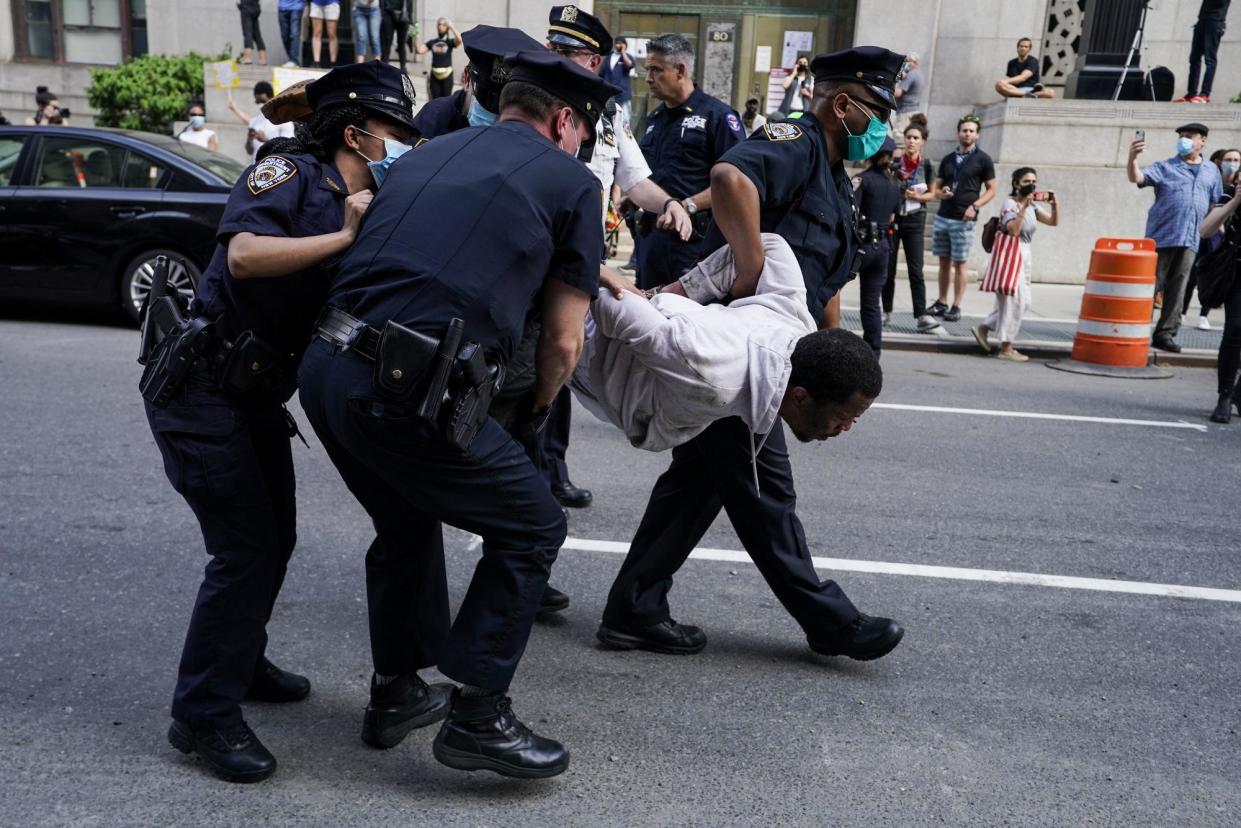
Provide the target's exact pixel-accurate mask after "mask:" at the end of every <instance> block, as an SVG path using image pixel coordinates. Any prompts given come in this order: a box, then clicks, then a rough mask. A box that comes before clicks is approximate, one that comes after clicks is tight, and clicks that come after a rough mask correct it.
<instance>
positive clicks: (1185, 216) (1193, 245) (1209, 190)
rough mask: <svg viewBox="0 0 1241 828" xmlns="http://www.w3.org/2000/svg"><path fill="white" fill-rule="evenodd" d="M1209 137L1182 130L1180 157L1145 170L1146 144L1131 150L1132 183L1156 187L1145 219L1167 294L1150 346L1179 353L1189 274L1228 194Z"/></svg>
mask: <svg viewBox="0 0 1241 828" xmlns="http://www.w3.org/2000/svg"><path fill="white" fill-rule="evenodd" d="M1207 132H1208V130H1207V128H1206V127H1205V126H1203V125H1202V124H1186V125H1185V126H1183V127H1180V128H1178V129H1177V131H1176V134H1177V140H1176V155H1174V156H1173V157H1171V158H1169V159H1168V160H1166V161H1159V162H1157V163H1155V164H1152V165H1151V166H1149V167H1147V168H1146V169H1144V170H1143V169H1139V168H1138V155H1140V154H1141V153H1142V150H1144V149H1146V144H1145V142H1143V141H1134V142H1133V144H1132V145H1130V147H1129V170H1128V172H1129V180H1130V181H1132V182H1133V183H1134V184H1136V185H1138V186H1139V187H1154V188H1155V203H1154V204H1152V205H1151V208H1150V212H1148V213H1147V214H1146V235H1147V237H1148V238H1152V239H1154V240H1155V252H1156V253H1157V254H1158V256H1159V263H1158V265H1157V268H1156V275H1155V292H1156V294H1158V293H1161V292H1162V293H1163V307H1162V308H1161V309H1160V311H1159V321H1158V322H1157V323H1156V324H1155V334H1154V337H1153V338H1152V343H1151V344H1153V345H1154V346H1155V347H1156V348H1159V349H1161V350H1164V351H1171V352H1172V353H1174V354H1175V353H1180V350H1181V346H1180V345H1178V344H1176V334H1177V332H1178V331H1179V330H1180V328H1181V305H1182V303H1183V301H1184V297H1185V284H1186V282H1187V281H1188V279H1189V269H1190V267H1192V266H1193V263H1194V255H1195V254H1196V253H1197V252H1198V228H1199V227H1200V226H1201V225H1202V220H1203V219H1204V218H1206V214H1207V211H1209V210H1210V209H1211V205H1213V204H1215V202H1217V201H1219V200H1220V199H1221V198H1222V197H1223V193H1224V182H1223V180H1222V179H1221V178H1220V175H1219V170H1218V169H1217V168H1216V167H1215V165H1214V164H1210V163H1207V162H1206V161H1205V159H1204V158H1203V157H1202V148H1203V147H1204V146H1206V142H1207Z"/></svg>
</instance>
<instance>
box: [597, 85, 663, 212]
mask: <svg viewBox="0 0 1241 828" xmlns="http://www.w3.org/2000/svg"><path fill="white" fill-rule="evenodd" d="M595 132H596V134H597V135H598V136H599V139H598V140H597V141H596V142H595V153H594V155H593V156H592V157H591V159H590V164H589V167H590V171H591V172H592V173H593V174H594V176H595V178H597V179H599V183H600V184H601V185H602V186H603V212H604V216H605V218H606V215H607V207H608V196H609V195H610V194H611V192H612V183H613V182H615V183H616V185H617V186H618V187H620V189H621V192H622V193H627V192H629V191H630V190H631V189H633V187H634V185H635V184H637V183H638V182H640V181H642V180H643V179H645V178H650V177H651V168H650V167H649V166H648V165H647V163H646V158H644V157H643V156H642V150H641V149H640V148H639V147H638V142H637V141H636V140H634V137H633V133H632V132H630V131H629V117H628V116H627V115H626V114H625V110H623V109H621V108H619V107H617V109H616V114H615V115H612V116H608V115H604V116H603V117H601V118H600V119H599V122H598V123H597V124H595Z"/></svg>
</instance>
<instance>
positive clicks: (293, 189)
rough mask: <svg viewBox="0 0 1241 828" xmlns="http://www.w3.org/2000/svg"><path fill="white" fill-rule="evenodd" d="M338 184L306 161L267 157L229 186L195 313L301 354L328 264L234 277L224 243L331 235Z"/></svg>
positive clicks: (329, 170) (340, 205) (341, 188)
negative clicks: (244, 237)
mask: <svg viewBox="0 0 1241 828" xmlns="http://www.w3.org/2000/svg"><path fill="white" fill-rule="evenodd" d="M348 195H349V193H348V191H347V190H346V189H345V184H344V179H343V178H341V175H340V173H339V172H338V171H337V169H336V168H335V167H334V166H332V165H331V164H323V163H320V162H319V161H317V160H315V158H314V157H313V156H311V155H269V156H267V157H266V158H264V159H263V160H262V161H260V162H259V163H257V164H255V165H253V166H251V167H250V168H248V169H247V170H246V171H245V173H244V174H243V175H242V176H241V178H240V179H238V181H237V183H236V184H235V185H234V186H233V191H232V193H231V194H230V195H229V197H228V203H227V205H225V207H224V214H223V216H222V217H221V219H220V225H219V228H218V229H217V231H216V239H217V241H218V244H217V245H216V248H215V253H214V254H213V255H212V257H211V263H210V264H209V265H208V266H207V270H206V272H205V273H204V274H203V277H202V279H200V280H199V283H198V288H197V291H196V293H197V296H196V301H195V312H196V313H198V314H201V315H206V316H209V317H212V318H216V317H220V316H223V317H224V318H225V319H226V320H227V324H228V327H229V329H230V331H231V333H232V334H233V335H237V334H240V333H241V332H242V331H247V330H248V331H251V332H253V333H254V335H255V336H258V337H259V338H261V339H262V340H264V341H265V342H267V343H268V344H269V345H271V346H273V347H275V348H278V349H280V350H281V351H283V352H284V353H288V354H293V355H299V354H301V352H302V349H304V348H305V347H306V343H307V342H309V341H310V335H311V333H312V331H311V328H312V327H313V325H314V321H315V319H316V317H317V315H318V313H319V311H320V310H321V309H322V307H323V301H324V299H325V297H326V296H327V288H328V283H329V281H330V279H329V263H325V264H323V265H316V266H315V267H312V268H309V269H307V270H302V271H299V272H297V273H291V274H289V275H287V276H279V277H274V278H263V279H237V278H235V277H234V276H233V275H232V273H230V272H229V269H228V244H229V241H230V240H231V239H232V237H233V236H235V235H236V234H237V233H253V234H255V235H256V236H280V237H284V238H304V237H307V236H320V235H323V234H325V233H334V232H336V231H337V230H339V229H340V228H341V225H342V224H343V222H344V204H345V198H346V197H347V196H348Z"/></svg>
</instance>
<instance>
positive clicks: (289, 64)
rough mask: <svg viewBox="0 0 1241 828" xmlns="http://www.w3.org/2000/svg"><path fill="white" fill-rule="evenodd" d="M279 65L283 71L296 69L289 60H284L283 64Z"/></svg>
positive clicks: (295, 65) (294, 64)
mask: <svg viewBox="0 0 1241 828" xmlns="http://www.w3.org/2000/svg"><path fill="white" fill-rule="evenodd" d="M280 65H281V66H283V67H284V68H285V69H296V68H297V64H296V63H294V62H293V61H291V60H286V61H285V62H284V63H282V64H280Z"/></svg>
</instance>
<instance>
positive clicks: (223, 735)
mask: <svg viewBox="0 0 1241 828" xmlns="http://www.w3.org/2000/svg"><path fill="white" fill-rule="evenodd" d="M168 741H169V743H170V744H171V745H172V746H173V747H175V748H176V749H177V750H179V751H181V752H182V753H197V754H198V755H199V756H201V757H202V759H203V761H204V762H206V763H207V765H208V766H209V767H210V768H211V770H213V771H215V773H216V775H217V776H219V777H220V778H221V779H224V780H226V781H228V782H259V781H261V780H263V779H266V778H267V777H269V776H271V775H272V774H273V773H275V772H276V757H275V756H272V755H271V751H269V750H268V749H267V748H265V747H263V743H262V742H260V741H259V737H257V736H255V735H254V731H253V730H251V729H250V727H249V725H247V724H246V723H245V722H241V723H240V724H236V725H231V726H229V727H215V726H213V725H205V726H202V727H191V726H190V725H188V724H186V723H185V722H179V721H177V720H176V719H173V722H172V727H170V728H168Z"/></svg>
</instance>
